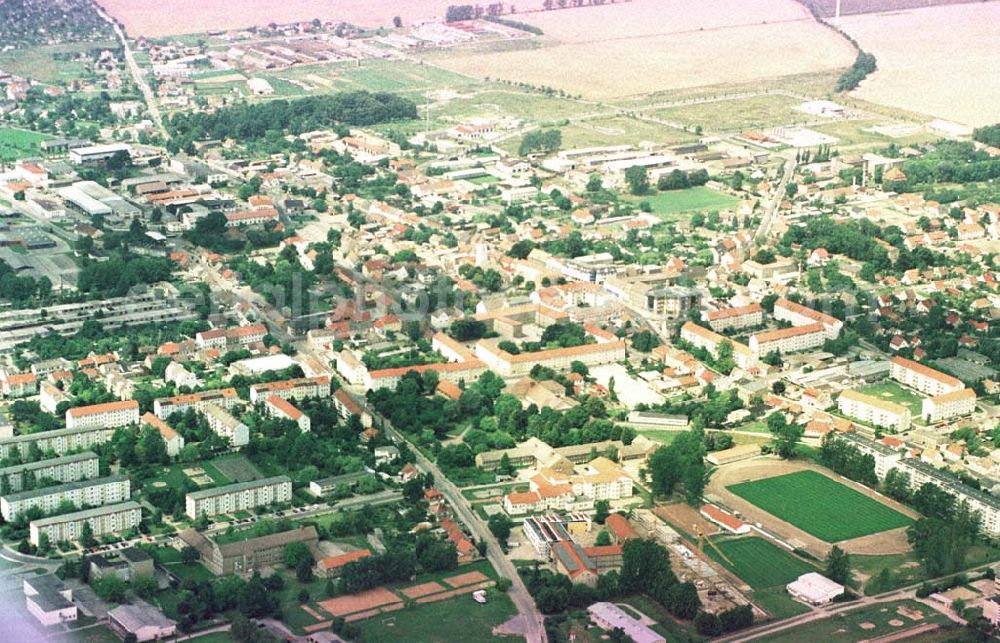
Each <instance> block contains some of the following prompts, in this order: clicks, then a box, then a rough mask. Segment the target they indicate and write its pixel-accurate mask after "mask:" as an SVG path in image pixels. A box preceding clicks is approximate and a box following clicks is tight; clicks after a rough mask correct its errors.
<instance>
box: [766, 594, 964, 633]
mask: <svg viewBox="0 0 1000 643" xmlns="http://www.w3.org/2000/svg"><path fill="white" fill-rule="evenodd" d="M901 606H903V607H906V608H907V609H912V610H916V611H919V612H921V613H922V614H923V618H922V619H920V620H918V621H914V620H911V619H910V618H908V617H906V616H902V615H900V614H899V613H898V612H897V611H896V610H897V609H898V608H899V607H901ZM894 620H895V621H902V623H903V624H902V625H898V626H894V625H892V624H890V622H889V621H894ZM862 623H866V624H871V625H874V627H870V628H867V629H864V628H862V627H861V624H862ZM924 623H941V624H945V623H948V619H947V617H945V616H944V615H943V614H941V613H940V612H938V611H936V610H933V609H931V608H930V607H928V606H926V605H924V604H922V603H918V602H916V601H910V600H907V601H897V602H893V603H879V604H877V605H870V606H867V607H862V608H860V609H856V610H851V611H849V612H842V613H840V614H837V615H835V616H832V617H830V618H825V619H822V620H817V621H812V622H810V623H807V624H805V625H802V626H799V627H795V628H791V629H788V630H784V631H783V632H777V633H774V634H769V635H768V637H767V640H768V641H769V642H770V643H798V642H799V641H831V642H833V643H839V642H843V643H849V642H851V641H858V640H862V639H865V640H871V639H875V638H878V637H880V636H885V635H887V634H891V633H893V632H899V631H903V630H906V629H909V628H911V627H915V626H917V625H921V624H924Z"/></svg>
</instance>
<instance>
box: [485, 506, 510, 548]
mask: <svg viewBox="0 0 1000 643" xmlns="http://www.w3.org/2000/svg"><path fill="white" fill-rule="evenodd" d="M486 524H487V526H488V527H489V528H490V531H491V532H492V533H493V535H494V536H496V539H497V540H499V541H500V544H502V545H506V544H507V539H508V538H510V530H511V527H512V526H513V525H514V523H513V522H512V521H511V519H510V518H508V517H507V516H506V515H504V514H500V513H496V514H493V515H492V516H490V518H489V520H488V521H487V523H486Z"/></svg>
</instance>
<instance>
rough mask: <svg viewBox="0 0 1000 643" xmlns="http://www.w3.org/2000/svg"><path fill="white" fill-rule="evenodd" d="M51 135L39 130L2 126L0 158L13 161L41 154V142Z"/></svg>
mask: <svg viewBox="0 0 1000 643" xmlns="http://www.w3.org/2000/svg"><path fill="white" fill-rule="evenodd" d="M48 138H50V137H48V136H46V135H45V134H39V133H38V132H30V131H28V130H23V129H13V128H10V127H3V128H0V160H4V161H13V160H16V159H19V158H24V157H27V156H35V155H37V154H39V151H40V150H39V147H38V145H39V143H41V142H42V141H44V140H46V139H48Z"/></svg>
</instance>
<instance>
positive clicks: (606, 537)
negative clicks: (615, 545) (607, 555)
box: [594, 529, 611, 547]
mask: <svg viewBox="0 0 1000 643" xmlns="http://www.w3.org/2000/svg"><path fill="white" fill-rule="evenodd" d="M594 544H595V545H597V546H598V547H603V546H604V545H610V544H611V534H609V533H608V532H607V531H605V530H604V529H602V530H601V531H599V532H598V533H597V538H596V539H594Z"/></svg>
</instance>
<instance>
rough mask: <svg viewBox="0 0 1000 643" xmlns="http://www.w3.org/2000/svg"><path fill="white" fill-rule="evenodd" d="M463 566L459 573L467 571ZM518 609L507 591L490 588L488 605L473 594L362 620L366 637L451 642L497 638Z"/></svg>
mask: <svg viewBox="0 0 1000 643" xmlns="http://www.w3.org/2000/svg"><path fill="white" fill-rule="evenodd" d="M464 571H465V568H462V569H461V570H460V571H459V573H461V572H464ZM516 613H517V609H515V607H514V604H513V603H512V602H511V600H510V598H509V597H508V596H507V595H506V594H499V593H497V592H495V591H490V592H489V597H488V599H487V602H486V604H485V605H480V604H479V603H476V602H475V601H474V600H472V596H471V595H470V594H465V595H462V596H457V597H455V598H453V599H450V600H447V601H441V602H439V603H426V604H424V605H416V606H413V607H409V608H406V609H402V610H399V611H396V612H392V613H390V614H386V615H381V616H376V617H375V618H370V619H367V620H364V621H359V622H358V625H360V626H361V632H362V639H363V640H365V641H380V642H381V643H388V642H391V641H405V642H407V643H408V642H409V641H422V642H424V643H434V642H437V641H440V642H441V643H448V642H450V641H455V640H459V639H460V640H462V641H465V642H474V641H494V640H496V639H495V638H494V637H493V634H492V630H493V628H494V627H496V626H497V625H500V624H501V623H503V622H505V621H507V620H508V619H510V618H511V617H512V616H514V615H515V614H516Z"/></svg>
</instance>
